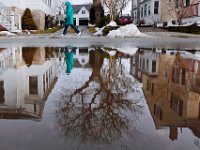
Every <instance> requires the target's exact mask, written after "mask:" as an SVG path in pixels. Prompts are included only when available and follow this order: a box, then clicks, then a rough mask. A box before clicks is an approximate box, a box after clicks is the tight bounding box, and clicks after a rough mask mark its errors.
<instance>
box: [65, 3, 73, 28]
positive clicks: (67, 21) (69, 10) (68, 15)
mask: <svg viewBox="0 0 200 150" xmlns="http://www.w3.org/2000/svg"><path fill="white" fill-rule="evenodd" d="M65 5H66V16H65V25H70V24H71V25H73V24H74V10H73V8H72V5H71V3H70V2H66V3H65Z"/></svg>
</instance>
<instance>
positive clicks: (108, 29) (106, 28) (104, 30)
mask: <svg viewBox="0 0 200 150" xmlns="http://www.w3.org/2000/svg"><path fill="white" fill-rule="evenodd" d="M102 32H103V35H107V34H108V33H109V32H110V27H109V26H106V27H105V28H104V29H103V31H102Z"/></svg>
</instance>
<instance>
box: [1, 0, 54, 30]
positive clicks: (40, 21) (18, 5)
mask: <svg viewBox="0 0 200 150" xmlns="http://www.w3.org/2000/svg"><path fill="white" fill-rule="evenodd" d="M0 3H2V4H3V5H4V6H6V8H7V9H8V10H9V11H10V15H11V13H13V15H14V16H15V18H14V20H12V19H11V22H13V21H14V24H18V22H19V20H20V19H18V17H19V16H20V17H21V16H22V15H23V13H24V10H25V9H26V8H29V9H30V10H31V11H32V14H33V18H34V21H35V23H36V24H37V26H38V28H39V29H40V30H42V29H44V26H45V14H47V15H51V16H55V13H56V12H55V11H56V8H55V7H56V6H55V1H54V0H26V1H24V0H0ZM4 18H5V17H4Z"/></svg>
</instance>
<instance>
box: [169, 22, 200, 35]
mask: <svg viewBox="0 0 200 150" xmlns="http://www.w3.org/2000/svg"><path fill="white" fill-rule="evenodd" d="M168 30H169V31H172V32H184V33H194V34H199V33H200V27H199V26H197V24H196V23H194V24H192V25H190V26H177V27H169V28H168Z"/></svg>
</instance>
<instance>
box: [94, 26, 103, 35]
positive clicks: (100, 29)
mask: <svg viewBox="0 0 200 150" xmlns="http://www.w3.org/2000/svg"><path fill="white" fill-rule="evenodd" d="M104 28H105V26H104V27H102V28H95V30H96V31H97V32H95V33H94V35H103V29H104Z"/></svg>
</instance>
